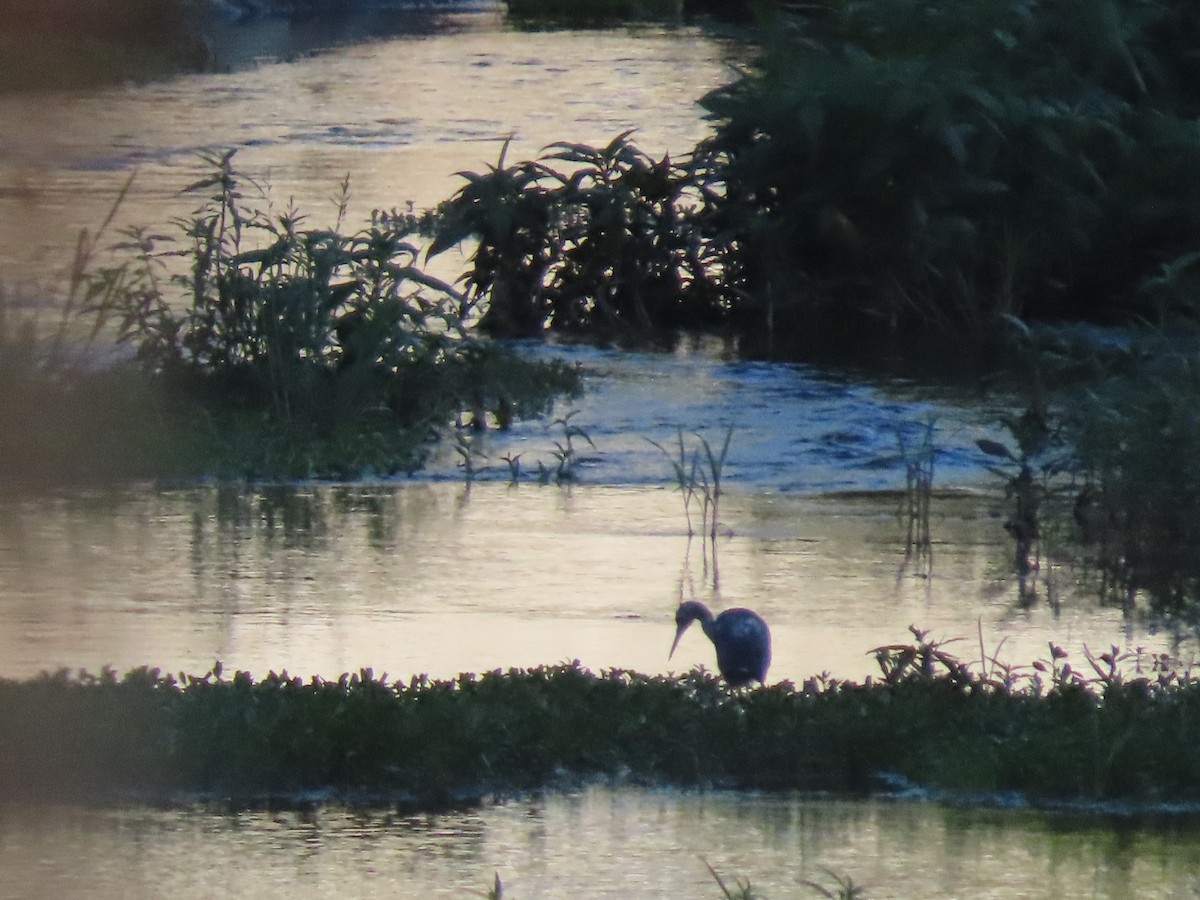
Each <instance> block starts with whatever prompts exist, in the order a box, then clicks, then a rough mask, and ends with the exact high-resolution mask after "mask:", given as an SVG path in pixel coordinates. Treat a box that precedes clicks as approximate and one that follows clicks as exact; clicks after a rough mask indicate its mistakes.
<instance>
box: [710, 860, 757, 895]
mask: <svg viewBox="0 0 1200 900" xmlns="http://www.w3.org/2000/svg"><path fill="white" fill-rule="evenodd" d="M703 862H704V866H705V868H707V869H708V873H709V874H710V875H712V877H713V881H715V882H716V883H717V887H719V888H720V889H721V895H722V896H723V897H725V900H754V898H755V897H757V896H758V895H757V894H755V893H754V888H753V886H752V885H751V884H750V879H749V878H746V879H742V878H738V879H737V880H736V881H735V882H734V887H733V889H732V890H731V889H730V888H729V887H728V886H727V885H726V884H725V879H723V878H722V877H721V875H720V873H719V872H718V871H717V870H716V869H714V868H713V867H712V866H711V865H709V863H708V860H703Z"/></svg>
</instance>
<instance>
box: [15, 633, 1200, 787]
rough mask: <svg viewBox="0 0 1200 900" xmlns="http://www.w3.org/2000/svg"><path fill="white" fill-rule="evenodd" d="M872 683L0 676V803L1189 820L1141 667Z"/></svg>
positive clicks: (1180, 707)
mask: <svg viewBox="0 0 1200 900" xmlns="http://www.w3.org/2000/svg"><path fill="white" fill-rule="evenodd" d="M914 634H915V638H916V639H915V640H914V641H913V642H912V643H909V644H900V645H896V646H894V647H884V648H880V649H879V650H878V651H876V652H877V656H878V658H879V661H880V665H881V675H880V677H879V678H878V679H875V680H871V679H868V680H867V681H866V682H864V683H861V684H859V683H852V682H839V681H835V680H832V679H828V678H818V679H814V680H813V681H811V682H810V683H808V684H806V685H804V686H802V687H799V688H797V687H794V686H792V685H791V684H789V683H783V684H778V685H773V686H767V687H765V688H762V689H758V690H753V691H742V692H731V691H729V690H728V689H727V688H725V687H724V686H722V685H721V684H720V683H718V682H717V681H716V680H715V679H713V678H711V677H710V676H708V675H706V674H704V673H703V672H693V673H690V674H687V675H683V676H656V677H648V676H643V675H638V674H636V673H632V672H622V671H611V672H605V673H601V674H594V673H591V672H589V671H587V670H585V669H582V668H580V667H579V666H578V665H577V664H572V665H560V666H553V667H544V668H538V669H530V670H513V671H509V672H499V671H497V672H492V673H485V674H482V675H462V676H460V677H458V678H456V679H453V680H449V681H430V680H427V679H425V678H414V679H412V680H411V681H409V682H397V683H391V682H389V681H387V679H386V676H380V677H376V676H375V675H374V674H373V673H371V672H370V671H363V672H361V673H356V674H353V675H345V676H343V677H342V678H340V679H339V680H336V681H325V680H322V679H320V678H312V679H310V680H307V681H305V680H302V679H299V678H292V677H289V676H288V675H287V674H286V673H281V674H272V675H270V676H268V677H266V678H263V679H261V680H255V679H254V678H252V677H251V676H250V675H248V674H246V673H240V672H239V673H235V674H233V675H232V676H231V677H229V676H227V675H225V674H224V673H222V672H221V669H220V667H219V666H217V667H214V670H213V671H212V672H209V673H206V674H204V675H201V676H188V675H183V674H181V675H179V676H178V677H172V676H169V675H165V674H162V673H160V672H158V671H157V670H146V669H139V670H135V671H132V672H129V673H127V674H126V675H124V676H123V677H118V676H117V675H116V674H115V673H113V672H111V671H106V672H103V673H100V674H86V673H79V674H77V675H69V674H67V673H65V672H60V673H58V674H55V675H44V676H42V677H39V678H35V679H31V680H27V681H0V726H2V727H0V786H2V788H3V790H2V793H0V797H3V798H6V799H9V800H13V799H70V800H98V801H112V800H126V801H133V802H171V801H195V800H198V799H199V800H212V801H216V802H229V803H232V804H234V805H255V804H266V803H283V804H295V803H311V802H325V801H344V802H351V803H355V802H359V803H371V804H388V805H391V804H398V805H400V806H404V807H411V808H416V809H437V808H443V807H446V806H452V805H459V804H470V803H474V802H479V801H481V800H486V799H487V798H490V797H493V796H503V795H506V794H509V793H511V792H515V791H525V790H536V789H540V788H544V787H547V786H554V785H562V784H564V783H566V784H572V783H576V782H577V780H578V779H590V778H597V777H601V778H616V779H621V780H623V781H629V782H636V783H647V784H668V785H679V786H737V787H743V788H756V789H765V790H803V791H821V792H833V793H835V794H840V795H852V796H861V795H866V794H872V793H884V794H886V793H889V792H893V791H896V790H902V791H920V792H924V793H925V795H926V796H931V797H934V798H939V797H940V798H944V799H948V800H950V799H971V800H972V801H975V802H998V803H999V802H1003V803H1011V802H1021V803H1030V804H1034V805H1038V804H1049V805H1062V804H1065V805H1072V804H1077V805H1094V804H1104V805H1106V806H1111V807H1113V808H1119V807H1120V806H1122V805H1124V806H1125V807H1126V808H1128V809H1129V810H1147V809H1153V808H1155V807H1160V808H1163V809H1183V808H1193V807H1194V804H1195V803H1197V802H1198V801H1200V761H1198V760H1197V758H1196V754H1195V753H1194V752H1193V748H1194V747H1195V746H1196V741H1197V740H1198V739H1200V732H1198V731H1197V729H1198V728H1200V690H1198V689H1197V685H1196V682H1195V680H1194V679H1193V678H1192V677H1191V676H1190V675H1177V674H1172V673H1170V672H1168V671H1166V670H1165V669H1162V670H1160V668H1159V665H1158V660H1155V659H1153V658H1143V659H1140V660H1139V659H1136V658H1131V657H1129V656H1122V655H1121V654H1119V653H1118V651H1117V650H1116V649H1115V648H1114V649H1113V650H1112V651H1111V652H1109V653H1105V654H1102V655H1099V656H1098V657H1092V656H1090V655H1089V657H1088V659H1087V661H1086V662H1085V661H1082V660H1080V661H1078V662H1077V663H1076V665H1077V666H1078V667H1079V668H1075V667H1073V666H1072V663H1071V661H1070V660H1069V659H1068V658H1067V657H1066V654H1065V652H1064V651H1062V650H1060V649H1058V648H1056V647H1052V648H1051V649H1050V655H1049V657H1048V658H1047V659H1046V660H1045V661H1043V662H1039V663H1036V664H1035V665H1034V666H1033V667H1030V668H1027V669H1021V670H1016V669H1013V668H1010V667H1006V666H1004V665H1003V664H1002V663H1000V662H999V661H998V660H996V659H994V658H993V659H987V660H985V661H984V662H983V663H982V664H978V663H977V664H974V665H971V664H968V663H966V662H963V661H961V660H959V659H957V658H955V657H954V656H953V655H951V654H950V653H949V652H948V650H947V648H946V647H945V646H940V645H938V644H937V643H936V642H933V641H930V640H929V639H928V638H927V636H925V635H924V634H922V633H920V632H915V633H914Z"/></svg>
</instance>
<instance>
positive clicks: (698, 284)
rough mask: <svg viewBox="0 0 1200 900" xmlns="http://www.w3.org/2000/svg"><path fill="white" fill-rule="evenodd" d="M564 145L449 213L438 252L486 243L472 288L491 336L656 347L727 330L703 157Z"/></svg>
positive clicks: (475, 257) (500, 172)
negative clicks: (580, 338)
mask: <svg viewBox="0 0 1200 900" xmlns="http://www.w3.org/2000/svg"><path fill="white" fill-rule="evenodd" d="M630 134H631V132H624V133H622V134H619V135H617V136H616V137H615V138H613V140H612V141H610V142H609V144H608V145H607V146H605V147H590V146H588V145H585V144H571V143H559V144H554V145H551V146H550V147H548V148H547V152H546V153H545V154H544V155H543V156H542V157H540V158H539V159H537V160H533V161H523V162H518V163H513V164H511V165H509V164H506V162H505V156H506V151H507V144H506V145H505V147H504V149H502V150H501V153H500V158H499V160H498V161H497V163H496V165H494V166H492V167H491V168H490V170H489V171H488V172H486V173H473V172H464V173H460V174H461V175H462V177H463V178H465V179H466V181H467V183H466V184H465V185H464V186H463V187H462V188H461V189H460V190H459V191H458V192H457V193H456V194H455V195H454V196H453V197H452V198H451V199H450V200H448V201H446V202H445V203H444V204H442V206H441V208H440V209H439V217H438V223H437V236H436V238H435V239H434V242H433V244H432V246H431V247H430V249H429V255H431V256H432V255H436V254H438V253H441V252H443V251H445V250H447V249H449V248H451V247H455V246H458V245H459V244H461V243H463V242H465V241H468V240H474V241H475V242H476V245H475V250H474V252H473V253H472V255H471V258H470V265H469V268H468V269H467V271H466V272H465V273H464V275H463V277H462V280H463V281H464V283H465V285H466V294H467V296H468V297H469V298H470V300H471V302H472V304H473V305H477V306H479V308H480V310H481V311H480V313H479V315H480V323H479V324H480V327H481V328H482V329H483V330H484V331H486V332H488V333H491V334H495V335H504V336H513V337H529V336H539V335H543V334H544V333H545V331H546V330H547V329H553V330H558V331H564V332H577V333H583V334H587V335H590V336H597V335H609V336H616V337H629V336H631V335H632V336H637V337H641V338H643V339H644V338H648V337H652V336H655V335H658V334H663V333H666V332H669V331H670V330H671V329H674V328H677V327H693V328H695V327H700V326H703V325H704V324H706V323H707V324H713V323H717V322H719V321H721V320H722V319H723V318H724V316H725V304H726V300H727V299H728V298H726V297H725V296H724V295H723V293H722V289H721V286H720V283H719V280H718V279H717V278H716V277H715V276H716V274H717V273H718V271H719V269H718V267H717V266H716V260H714V259H712V258H710V255H711V253H712V252H713V245H712V243H711V242H709V241H706V240H705V239H704V238H703V237H702V235H701V232H700V230H699V225H698V220H697V214H698V211H699V210H700V209H702V208H703V207H704V206H705V205H706V204H707V203H708V202H709V199H710V198H709V196H708V195H707V193H706V191H705V188H704V185H705V183H706V179H707V177H708V176H707V174H706V170H705V169H704V167H703V166H702V165H700V163H699V162H697V161H696V160H689V161H688V162H685V163H679V162H676V161H673V160H672V159H671V158H670V157H669V156H664V157H663V158H662V159H658V160H656V159H654V158H653V157H651V156H649V155H647V154H646V153H644V152H643V151H641V150H639V149H638V148H637V146H636V145H635V144H634V143H633V141H632V140H631V139H630Z"/></svg>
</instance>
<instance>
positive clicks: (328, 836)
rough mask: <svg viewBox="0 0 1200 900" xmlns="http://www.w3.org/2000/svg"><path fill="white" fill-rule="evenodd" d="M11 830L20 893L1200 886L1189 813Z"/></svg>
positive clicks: (769, 813)
mask: <svg viewBox="0 0 1200 900" xmlns="http://www.w3.org/2000/svg"><path fill="white" fill-rule="evenodd" d="M11 824H14V823H11V820H10V819H9V817H8V816H7V815H6V814H5V812H4V811H3V809H2V808H0V871H3V872H4V873H5V876H6V877H5V881H6V884H5V887H6V889H7V891H6V895H7V896H17V897H56V898H76V897H79V898H82V897H87V898H97V900H109V898H116V897H164V896H170V897H173V898H180V900H185V898H187V900H190V898H199V897H233V896H236V897H245V898H267V897H281V896H286V897H290V898H295V900H306V898H326V897H331V896H337V897H418V896H419V897H447V898H449V897H459V898H461V897H468V896H474V895H475V894H472V893H471V892H482V891H485V890H486V889H487V888H489V887H491V885H492V881H493V878H494V876H495V874H497V873H498V874H499V875H500V878H501V880H502V882H503V884H504V886H505V894H504V895H505V896H506V897H514V898H521V900H530V898H545V900H560V898H576V897H578V898H618V897H620V898H626V897H637V898H651V897H663V898H706V897H711V898H714V900H715V898H718V897H720V896H721V893H720V891H719V889H718V888H717V886H716V884H715V883H714V881H713V879H712V876H711V875H709V873H708V870H707V869H706V868H705V861H707V862H708V864H710V865H711V866H712V867H713V868H714V869H715V870H717V872H718V873H719V874H720V875H721V876H722V878H723V879H724V880H725V881H726V883H727V884H728V885H729V886H730V887H731V888H732V887H733V886H734V881H735V879H736V878H738V877H741V878H743V879H746V878H748V879H749V880H750V881H751V883H752V884H753V886H754V888H755V890H756V891H760V892H761V894H758V895H759V896H766V897H771V898H785V897H815V896H818V895H817V894H816V893H815V892H814V891H812V890H811V889H808V888H805V887H804V886H803V885H802V882H803V881H805V880H809V881H814V882H817V883H819V884H823V885H824V886H826V887H827V888H834V887H836V885H835V883H834V881H833V879H832V878H831V877H830V876H829V874H828V871H827V870H832V871H833V872H835V873H838V874H841V875H849V876H850V877H852V878H853V880H854V882H855V884H858V885H861V886H863V887H864V888H865V889H866V894H865V896H866V897H871V898H875V900H883V898H902V900H911V898H917V897H920V898H928V900H935V898H937V900H943V898H959V897H970V898H973V900H975V898H977V900H986V898H1013V897H1029V898H1049V897H1053V898H1062V900H1076V898H1078V900H1084V898H1108V900H1128V898H1132V897H1154V898H1156V900H1183V898H1191V897H1195V896H1196V892H1197V891H1198V890H1200V858H1198V857H1197V855H1196V854H1195V852H1194V848H1195V845H1196V840H1197V837H1200V835H1198V834H1197V831H1196V829H1195V827H1193V826H1191V825H1188V824H1187V823H1174V824H1172V823H1170V822H1164V823H1159V824H1158V825H1153V824H1147V823H1142V824H1139V823H1134V822H1116V823H1114V822H1111V821H1108V822H1106V821H1104V820H1103V819H1102V818H1100V817H1095V816H1083V815H1054V814H1042V813H1033V812H1022V811H1014V810H1004V811H986V810H985V811H972V810H957V809H940V808H936V807H930V806H923V805H915V806H914V805H912V804H893V803H886V802H860V803H844V802H830V801H824V800H820V799H812V798H808V799H805V798H794V797H771V796H763V795H755V794H749V795H747V794H732V793H725V792H708V793H703V794H695V793H687V794H683V793H679V792H675V791H647V790H641V789H632V788H624V789H622V790H619V791H611V790H607V789H601V788H595V789H590V790H584V791H571V792H566V793H565V794H554V795H549V796H546V797H538V798H531V799H526V800H522V801H513V802H509V803H504V804H500V805H497V806H491V807H486V808H483V809H478V810H472V811H469V812H464V813H446V814H440V815H436V816H406V815H399V814H395V813H389V812H387V811H362V812H347V811H342V810H328V809H322V810H317V811H313V812H277V813H272V812H243V813H235V814H221V813H220V812H216V813H213V812H209V811H198V810H190V809H189V810H166V811H162V810H144V809H134V810H78V809H73V808H68V809H58V808H52V809H48V810H39V811H33V812H27V811H23V812H22V813H21V816H20V828H14V827H11ZM571 835H574V836H576V839H577V841H578V842H574V841H570V840H565V839H564V838H568V837H569V836H571ZM581 844H582V846H581ZM198 856H201V857H203V859H202V860H201V861H199V862H200V864H201V865H202V866H203V873H204V874H203V876H202V877H199V878H198V877H197V875H196V869H197V862H198V860H197V857H198Z"/></svg>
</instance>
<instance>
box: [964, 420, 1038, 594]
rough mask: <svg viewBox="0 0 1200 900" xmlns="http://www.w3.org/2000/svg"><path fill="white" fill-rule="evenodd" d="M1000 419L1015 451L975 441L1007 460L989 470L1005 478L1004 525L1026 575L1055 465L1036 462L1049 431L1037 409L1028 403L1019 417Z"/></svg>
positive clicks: (983, 440)
mask: <svg viewBox="0 0 1200 900" xmlns="http://www.w3.org/2000/svg"><path fill="white" fill-rule="evenodd" d="M1001 423H1002V424H1003V425H1004V427H1005V428H1007V429H1008V432H1009V435H1010V436H1011V437H1012V439H1013V441H1014V443H1015V444H1016V447H1017V449H1016V450H1015V451H1013V450H1010V449H1009V447H1008V446H1007V445H1006V444H1002V443H1000V442H999V441H993V440H989V439H987V438H981V439H980V440H978V441H976V445H977V446H978V447H979V449H980V450H982V451H983V452H984V453H986V454H988V455H989V456H991V457H994V458H997V459H1003V460H1005V461H1007V462H1008V463H1009V464H1010V465H1009V466H1008V467H1007V468H993V469H992V471H993V472H994V473H996V474H997V475H999V476H1000V477H1001V478H1003V479H1004V494H1005V497H1006V498H1007V499H1008V500H1009V501H1010V502H1011V503H1012V505H1013V507H1012V511H1011V513H1010V515H1009V517H1008V520H1007V521H1006V522H1005V523H1004V529H1005V531H1007V532H1008V533H1009V534H1010V535H1012V537H1013V540H1014V541H1015V542H1016V556H1015V557H1014V566H1015V567H1016V570H1017V572H1018V574H1020V575H1028V574H1030V573H1031V572H1032V571H1034V570H1035V569H1036V567H1037V564H1036V561H1035V560H1034V559H1031V557H1033V556H1034V555H1035V548H1036V546H1037V541H1038V538H1039V537H1041V534H1042V522H1041V508H1042V501H1043V500H1044V499H1045V497H1046V495H1047V494H1048V492H1049V487H1048V479H1049V477H1050V476H1051V475H1053V474H1054V473H1055V472H1056V471H1057V467H1056V466H1054V465H1050V464H1041V465H1039V463H1038V458H1039V456H1040V454H1041V453H1042V451H1043V450H1045V448H1046V440H1047V435H1048V431H1047V429H1048V426H1047V423H1046V417H1045V414H1044V413H1043V412H1042V411H1041V410H1040V409H1038V408H1037V407H1036V406H1031V407H1030V408H1029V409H1027V410H1025V412H1024V413H1022V414H1021V415H1020V416H1019V417H1016V418H1014V417H1011V416H1005V417H1002V419H1001Z"/></svg>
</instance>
